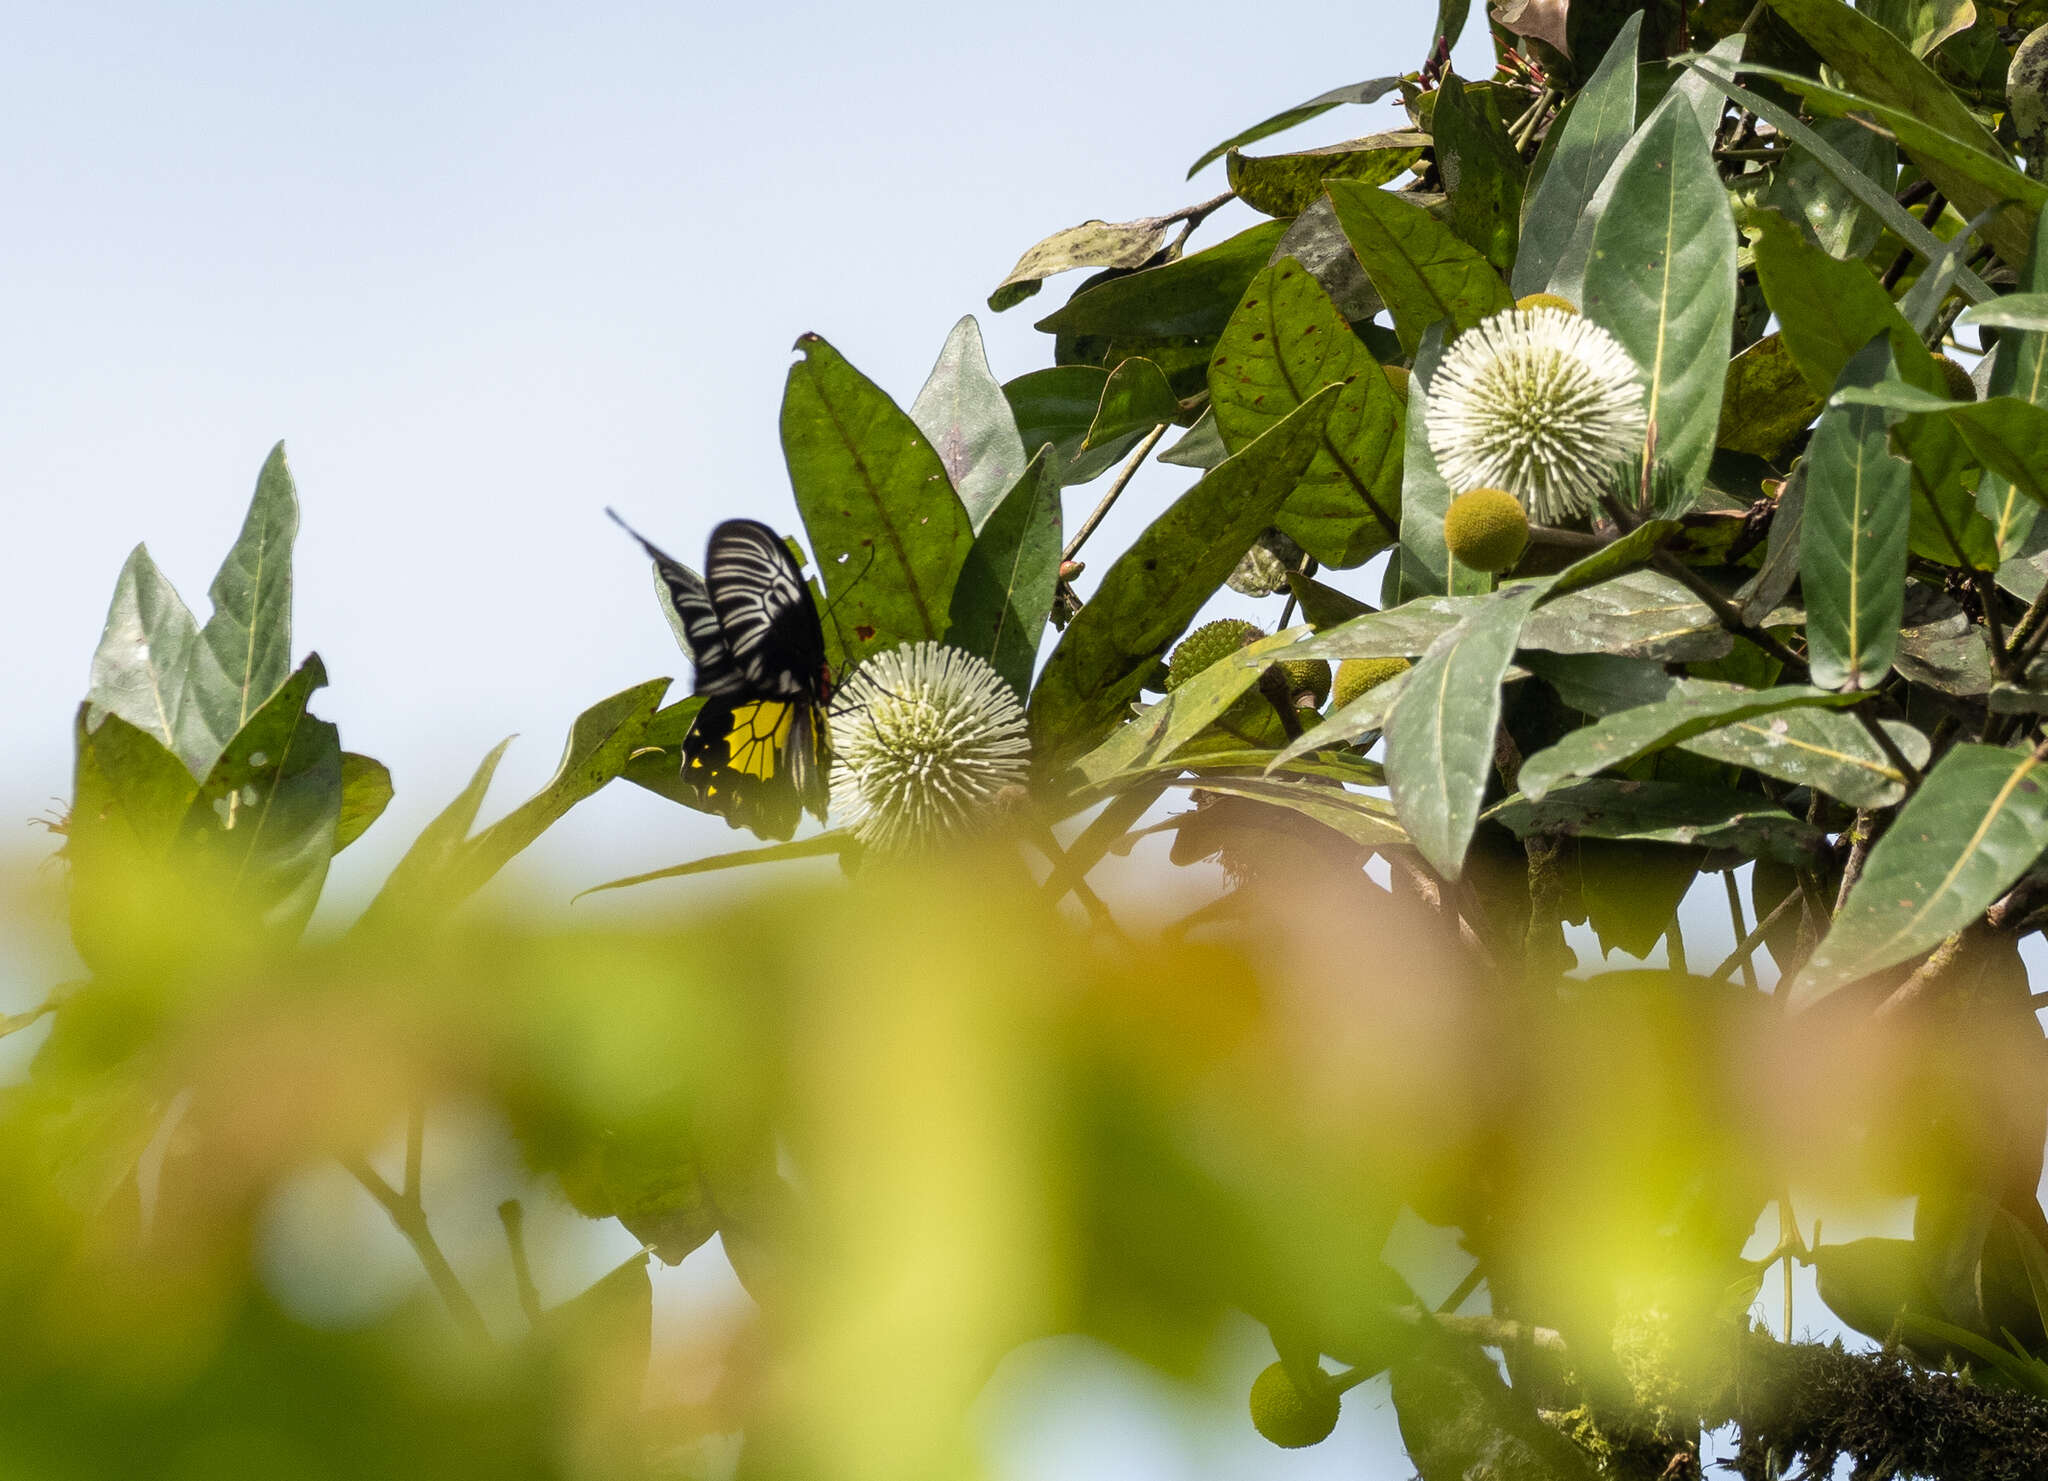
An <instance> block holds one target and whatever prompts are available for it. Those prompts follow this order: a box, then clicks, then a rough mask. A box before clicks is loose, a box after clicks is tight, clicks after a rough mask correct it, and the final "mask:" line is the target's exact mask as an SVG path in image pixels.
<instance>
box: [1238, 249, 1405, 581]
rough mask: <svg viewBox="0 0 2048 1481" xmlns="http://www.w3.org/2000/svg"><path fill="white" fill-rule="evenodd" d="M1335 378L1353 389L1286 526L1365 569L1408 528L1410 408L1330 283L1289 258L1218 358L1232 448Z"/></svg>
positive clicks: (1313, 550)
mask: <svg viewBox="0 0 2048 1481" xmlns="http://www.w3.org/2000/svg"><path fill="white" fill-rule="evenodd" d="M1331 386H1336V387H1341V390H1340V391H1339V392H1338V395H1337V398H1336V404H1335V408H1334V409H1333V410H1332V411H1331V412H1330V415H1329V419H1328V421H1326V422H1325V423H1324V427H1323V447H1322V450H1321V451H1320V452H1318V453H1317V454H1316V457H1315V460H1314V461H1313V462H1312V463H1311V464H1310V465H1309V468H1308V471H1307V472H1306V473H1305V474H1303V475H1302V479H1301V482H1300V485H1299V487H1297V488H1296V489H1295V491H1294V493H1293V495H1292V496H1290V497H1289V499H1288V500H1287V503H1286V504H1285V505H1284V506H1283V507H1282V509H1281V512H1280V517H1279V518H1278V519H1277V520H1276V521H1275V523H1276V524H1277V525H1278V526H1279V528H1280V530H1281V531H1282V532H1283V533H1285V534H1287V535H1289V536H1290V537H1292V538H1293V539H1294V540H1295V541H1296V542H1297V543H1298V544H1300V546H1301V548H1302V549H1303V550H1306V551H1307V552H1308V553H1309V554H1310V555H1312V556H1314V557H1315V558H1316V559H1317V560H1319V561H1321V562H1322V563H1323V564H1325V565H1329V566H1355V565H1359V564H1361V563H1362V562H1363V561H1364V560H1365V559H1366V558H1367V557H1368V556H1370V555H1371V554H1372V553H1373V552H1374V551H1376V550H1380V549H1382V548H1384V547H1385V546H1386V545H1387V544H1388V543H1389V542H1390V541H1392V539H1393V538H1394V533H1395V530H1396V529H1398V527H1399V516H1398V514H1397V512H1396V511H1397V510H1398V509H1399V507H1400V496H1401V452H1402V442H1401V407H1400V403H1399V402H1398V401H1396V400H1395V399H1394V392H1393V388H1392V387H1391V386H1390V385H1388V383H1387V377H1386V373H1385V372H1384V371H1383V370H1381V368H1380V364H1379V362H1378V361H1377V360H1375V359H1373V357H1372V354H1371V352H1370V351H1368V350H1367V349H1366V348H1365V346H1364V345H1363V344H1361V343H1360V342H1359V339H1358V336H1357V335H1355V334H1353V333H1352V332H1351V327H1350V326H1349V325H1348V324H1346V323H1345V321H1344V317H1343V315H1341V314H1339V313H1338V312H1337V308H1336V305H1334V304H1332V303H1331V302H1330V299H1329V295H1327V294H1326V293H1324V292H1323V289H1322V285H1321V284H1319V283H1317V282H1316V280H1315V278H1314V277H1313V276H1312V275H1311V274H1310V273H1309V272H1308V270H1307V269H1305V268H1304V267H1303V266H1302V265H1301V264H1300V263H1298V262H1296V261H1295V260H1294V259H1293V258H1291V257H1289V258H1282V259H1281V260H1280V261H1279V262H1277V263H1275V264H1274V265H1273V266H1271V267H1268V268H1266V269H1264V270H1263V271H1262V272H1260V274H1259V275H1258V276H1257V277H1255V278H1253V279H1252V281H1251V285H1250V286H1249V287H1248V288H1246V289H1245V294H1244V299H1243V301H1242V302H1240V303H1239V305H1238V309H1237V312H1236V313H1235V314H1234V315H1232V316H1231V320H1230V323H1229V325H1228V327H1226V328H1225V329H1224V331H1223V337H1222V338H1221V339H1220V340H1219V341H1218V342H1217V345H1216V353H1215V357H1214V359H1212V360H1211V362H1210V365H1209V405H1210V409H1211V410H1212V411H1213V412H1214V413H1215V417H1216V427H1217V430H1218V431H1219V432H1221V433H1222V435H1223V443H1224V446H1225V447H1228V448H1230V449H1232V450H1233V451H1237V450H1241V449H1243V448H1245V447H1247V446H1249V445H1250V444H1251V443H1252V442H1253V441H1255V440H1256V439H1258V438H1259V437H1261V436H1263V435H1264V434H1265V433H1266V432H1267V431H1268V430H1269V429H1270V428H1272V427H1274V426H1276V425H1278V424H1279V422H1280V421H1282V420H1283V419H1284V418H1285V417H1287V416H1289V415H1290V414H1292V413H1293V412H1294V411H1295V409H1296V408H1298V407H1299V406H1301V405H1302V403H1303V402H1305V401H1307V400H1308V399H1309V398H1310V397H1311V396H1313V395H1315V394H1316V393H1317V392H1319V391H1321V390H1323V389H1324V388H1325V387H1331ZM1383 515H1384V516H1385V520H1384V522H1383V521H1382V518H1381V516H1383Z"/></svg>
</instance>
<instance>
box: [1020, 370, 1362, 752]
mask: <svg viewBox="0 0 2048 1481" xmlns="http://www.w3.org/2000/svg"><path fill="white" fill-rule="evenodd" d="M1336 397H1337V392H1336V390H1335V388H1332V389H1331V390H1328V391H1325V392H1323V393H1322V394H1321V395H1319V396H1317V397H1314V398H1313V399H1311V400H1310V401H1308V402H1307V403H1305V404H1304V405H1303V406H1302V407H1301V408H1300V410H1298V411H1296V412H1295V413H1294V415H1293V416H1291V417H1289V418H1288V419H1287V420H1286V421H1284V422H1282V423H1280V424H1279V425H1278V426H1277V427H1275V428H1273V430H1271V431H1270V432H1268V433H1267V434H1266V435H1265V436H1263V437H1261V438H1260V439H1259V440H1258V441H1257V442H1254V443H1252V444H1251V445H1250V446H1248V447H1246V448H1245V449H1244V450H1243V451H1241V452H1239V453H1238V454H1236V455H1235V456H1234V457H1232V458H1230V459H1229V460H1228V461H1227V462H1224V463H1222V464H1221V465H1219V466H1218V467H1217V468H1215V469H1214V470H1212V471H1211V472H1210V473H1209V474H1208V475H1207V476H1206V477H1204V478H1203V479H1202V480H1201V481H1200V482H1199V483H1197V484H1196V485H1195V486H1194V487H1193V488H1191V489H1189V490H1188V491H1187V492H1186V493H1185V494H1183V495H1181V497H1180V498H1179V499H1177V500H1175V501H1174V503H1173V504H1172V505H1171V506H1170V507H1169V508H1168V509H1167V510H1166V512H1165V513H1164V514H1162V515H1161V516H1160V517H1159V518H1158V519H1156V520H1155V521H1153V523H1152V524H1151V526H1150V527H1148V528H1147V529H1146V530H1145V531H1144V533H1143V534H1141V535H1139V536H1138V538H1137V539H1136V540H1135V541H1134V542H1132V544H1131V546H1130V547H1129V548H1128V549H1127V550H1126V551H1125V552H1124V553H1123V555H1121V556H1120V557H1118V559H1117V562H1116V564H1115V565H1113V566H1111V567H1110V569H1109V571H1108V572H1107V574H1105V575H1104V577H1103V579H1102V584H1101V585H1100V586H1099V587H1098V588H1097V589H1096V592H1095V594H1094V596H1093V597H1091V598H1090V599H1089V601H1088V602H1087V604H1086V605H1085V606H1083V607H1082V608H1081V610H1080V612H1079V613H1078V614H1077V615H1076V616H1075V618H1074V620H1073V621H1072V622H1071V623H1069V624H1068V625H1067V630H1066V632H1065V633H1064V634H1063V635H1062V636H1061V639H1060V642H1059V646H1058V647H1056V648H1055V649H1053V652H1052V656H1051V657H1050V658H1049V659H1047V660H1046V665H1045V669H1044V672H1043V673H1041V674H1040V675H1039V679H1038V686H1037V688H1036V689H1035V690H1034V691H1033V692H1032V695H1031V710H1030V719H1031V731H1032V736H1033V740H1034V743H1035V745H1036V746H1037V748H1038V751H1039V753H1040V754H1041V756H1044V757H1048V758H1051V757H1057V756H1058V755H1060V754H1061V753H1066V754H1069V755H1071V754H1073V753H1074V752H1076V751H1079V750H1082V749H1085V748H1087V747H1089V746H1092V745H1093V744H1095V743H1096V742H1097V741H1099V740H1100V739H1101V737H1102V736H1103V735H1104V734H1105V733H1106V732H1107V731H1108V730H1109V728H1110V727H1111V726H1112V725H1114V724H1115V723H1116V721H1117V719H1118V718H1119V716H1121V715H1122V714H1123V713H1124V712H1125V709H1126V706H1127V705H1128V704H1129V702H1130V701H1131V700H1132V699H1135V698H1136V697H1137V694H1138V691H1139V689H1140V688H1141V687H1142V686H1143V684H1144V682H1145V680H1146V679H1147V678H1148V677H1150V675H1151V673H1152V670H1153V668H1154V666H1155V665H1156V664H1157V663H1158V662H1159V660H1160V659H1161V658H1162V657H1164V656H1165V653H1166V650H1167V649H1168V647H1170V646H1171V645H1172V643H1173V640H1174V639H1175V638H1176V637H1177V636H1179V634H1180V632H1181V630H1182V629H1183V628H1185V627H1186V626H1187V625H1188V623H1189V621H1191V620H1192V619H1193V617H1194V615H1195V613H1197V612H1198V611H1200V610H1201V607H1202V604H1203V603H1204V602H1206V601H1207V600H1208V599H1209V597H1210V595H1211V594H1212V593H1214V592H1215V590H1216V588H1217V587H1219V586H1221V585H1222V584H1223V581H1224V578H1225V577H1227V576H1228V575H1229V574H1230V572H1231V570H1232V569H1233V568H1235V566H1236V565H1237V563H1238V561H1239V559H1240V558H1242V556H1243V555H1244V553H1245V551H1247V550H1249V549H1250V548H1251V544H1252V541H1253V540H1255V539H1257V538H1258V535H1259V532H1260V531H1261V530H1264V529H1265V528H1267V527H1268V526H1269V525H1271V524H1272V522H1273V517H1274V515H1275V514H1277V513H1278V512H1279V509H1280V505H1281V504H1282V503H1283V502H1284V501H1285V500H1286V498H1287V496H1288V495H1289V494H1290V493H1292V492H1293V491H1294V488H1295V486H1296V485H1297V484H1298V483H1299V482H1300V480H1301V475H1302V473H1303V472H1304V471H1306V470H1307V468H1308V465H1309V463H1310V461H1311V460H1312V459H1313V458H1314V457H1315V455H1316V453H1317V451H1318V450H1319V449H1320V447H1321V446H1322V437H1323V422H1324V419H1325V418H1327V417H1328V416H1329V415H1330V414H1331V413H1332V412H1333V411H1334V410H1335V408H1336V404H1337V402H1336Z"/></svg>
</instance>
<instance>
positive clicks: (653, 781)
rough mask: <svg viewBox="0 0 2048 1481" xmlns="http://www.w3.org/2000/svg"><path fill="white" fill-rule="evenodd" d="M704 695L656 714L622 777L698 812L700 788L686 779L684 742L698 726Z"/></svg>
mask: <svg viewBox="0 0 2048 1481" xmlns="http://www.w3.org/2000/svg"><path fill="white" fill-rule="evenodd" d="M704 700H705V696H704V695H701V694H693V695H691V696H690V697H689V698H687V699H679V700H677V701H676V702H675V703H674V704H672V705H668V706H665V707H664V708H662V709H659V710H656V711H655V712H654V718H653V719H651V720H649V721H648V722H647V730H646V732H645V733H644V734H643V735H642V736H641V737H640V744H639V746H637V747H636V748H635V749H634V751H633V754H632V755H631V756H628V757H627V758H626V765H625V768H624V769H623V770H622V771H620V773H619V775H620V776H621V777H623V778H625V779H626V780H627V781H629V782H631V783H632V784H633V785H634V786H636V787H645V788H646V789H647V790H648V791H650V792H653V793H655V794H656V795H657V796H661V797H666V798H667V799H668V800H669V801H670V802H679V803H681V804H682V805H683V806H684V807H687V808H691V809H693V810H698V809H699V798H698V795H697V789H696V788H695V787H692V786H691V785H689V783H687V782H685V781H684V780H683V742H684V741H685V740H686V739H688V738H689V734H690V727H691V726H693V725H695V724H696V723H697V712H698V711H699V710H701V709H703V708H704Z"/></svg>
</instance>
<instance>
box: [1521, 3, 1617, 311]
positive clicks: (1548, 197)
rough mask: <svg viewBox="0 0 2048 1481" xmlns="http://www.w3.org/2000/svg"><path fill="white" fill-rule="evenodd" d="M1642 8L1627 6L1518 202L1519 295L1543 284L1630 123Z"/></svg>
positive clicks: (1537, 288)
mask: <svg viewBox="0 0 2048 1481" xmlns="http://www.w3.org/2000/svg"><path fill="white" fill-rule="evenodd" d="M1642 26H1643V20H1642V13H1641V12H1640V11H1634V12H1631V13H1630V15H1629V18H1628V19H1627V20H1626V21H1624V22H1623V23H1622V27H1621V31H1620V33H1619V34H1618V35H1616V37H1615V38H1614V41H1613V42H1612V44H1610V45H1609V46H1608V48H1607V52H1606V55H1604V56H1603V57H1601V58H1600V65H1599V66H1598V67H1596V68H1594V69H1593V75H1592V76H1591V77H1590V78H1588V79H1587V80H1586V85H1585V86H1584V87H1583V88H1581V89H1579V94H1578V97H1577V99H1576V100H1575V101H1574V102H1573V103H1572V109H1571V112H1570V114H1568V115H1567V116H1566V118H1565V120H1564V123H1563V126H1562V128H1561V129H1560V130H1559V133H1558V137H1557V139H1556V141H1555V143H1554V144H1553V145H1552V146H1551V153H1550V160H1549V163H1548V164H1546V165H1545V166H1544V169H1543V175H1542V178H1541V179H1540V180H1538V181H1536V182H1535V183H1534V185H1533V186H1532V188H1531V189H1530V191H1529V193H1528V196H1527V197H1526V198H1525V199H1524V201H1523V202H1522V239H1521V245H1520V248H1519V249H1518V251H1517V254H1516V257H1515V275H1514V278H1513V285H1514V291H1515V295H1516V296H1517V297H1522V296H1525V295H1527V294H1531V293H1541V292H1542V291H1543V290H1544V289H1545V288H1547V287H1549V286H1550V277H1551V274H1552V273H1553V272H1554V271H1555V270H1556V268H1557V264H1558V262H1559V260H1560V259H1561V258H1562V257H1563V256H1564V252H1565V249H1566V248H1567V247H1568V246H1569V245H1570V244H1571V240H1572V234H1573V233H1574V232H1575V231H1576V230H1577V229H1578V224H1579V216H1580V213H1581V212H1583V211H1584V210H1585V209H1586V208H1587V206H1589V205H1590V204H1591V203H1592V200H1593V194H1594V192H1595V191H1597V190H1598V189H1599V188H1600V182H1601V181H1602V180H1604V179H1605V178H1606V177H1607V171H1608V169H1609V168H1610V167H1611V166H1612V165H1613V163H1614V160H1615V157H1616V156H1617V155H1619V154H1620V153H1621V149H1622V146H1623V145H1624V144H1626V143H1627V142H1628V138H1629V135H1630V134H1632V133H1634V132H1635V127H1636V50H1637V47H1638V46H1639V45H1640V44H1641V34H1642Z"/></svg>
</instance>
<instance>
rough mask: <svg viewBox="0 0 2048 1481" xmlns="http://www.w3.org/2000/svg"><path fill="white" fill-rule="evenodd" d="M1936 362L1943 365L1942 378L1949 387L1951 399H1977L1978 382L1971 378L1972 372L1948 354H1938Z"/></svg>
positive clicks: (1949, 397)
mask: <svg viewBox="0 0 2048 1481" xmlns="http://www.w3.org/2000/svg"><path fill="white" fill-rule="evenodd" d="M1934 363H1935V364H1936V365H1939V366H1940V367H1941V379H1942V381H1943V383H1944V384H1945V385H1946V386H1947V387H1948V399H1949V400H1951V401H1975V400H1976V399H1977V383H1976V382H1975V381H1973V380H1971V379H1970V372H1969V371H1967V370H1965V369H1964V368H1963V367H1962V366H1961V365H1960V364H1959V363H1958V362H1956V361H1954V360H1951V359H1949V357H1948V356H1946V355H1936V356H1935V357H1934Z"/></svg>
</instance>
